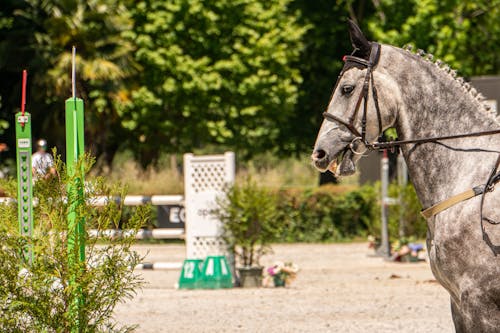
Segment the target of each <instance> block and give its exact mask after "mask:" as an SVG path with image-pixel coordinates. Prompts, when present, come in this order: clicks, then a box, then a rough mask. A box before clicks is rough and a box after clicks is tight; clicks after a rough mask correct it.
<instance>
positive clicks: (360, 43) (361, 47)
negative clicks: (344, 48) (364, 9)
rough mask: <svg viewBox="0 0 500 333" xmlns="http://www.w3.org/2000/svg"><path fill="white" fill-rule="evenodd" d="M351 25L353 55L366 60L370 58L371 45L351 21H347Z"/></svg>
mask: <svg viewBox="0 0 500 333" xmlns="http://www.w3.org/2000/svg"><path fill="white" fill-rule="evenodd" d="M347 21H348V23H349V35H350V36H351V44H352V47H354V53H353V55H354V56H356V57H360V58H366V59H368V57H369V56H370V50H371V45H370V42H369V41H368V39H366V37H365V35H364V34H363V32H362V31H361V29H360V28H359V27H358V26H357V24H356V23H354V21H352V20H351V19H348V20H347Z"/></svg>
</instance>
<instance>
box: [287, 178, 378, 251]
mask: <svg viewBox="0 0 500 333" xmlns="http://www.w3.org/2000/svg"><path fill="white" fill-rule="evenodd" d="M279 196H280V200H279V202H280V208H279V211H281V212H282V214H283V216H284V219H285V220H286V226H287V227H286V229H285V230H283V233H282V237H281V241H286V242H325V241H339V240H345V239H351V238H354V237H358V236H366V235H367V234H368V233H370V232H371V231H372V229H374V225H376V222H377V221H379V217H378V215H379V214H376V212H377V210H376V206H377V193H376V192H375V190H374V188H373V187H370V186H364V187H360V188H357V189H354V188H352V187H343V186H327V187H322V188H319V189H318V190H316V191H305V192H297V191H295V192H294V191H282V192H280V193H279Z"/></svg>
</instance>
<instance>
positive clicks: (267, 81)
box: [123, 0, 305, 154]
mask: <svg viewBox="0 0 500 333" xmlns="http://www.w3.org/2000/svg"><path fill="white" fill-rule="evenodd" d="M288 3H289V1H283V0H273V1H266V2H255V1H248V0H238V1H224V0H219V1H213V2H188V1H184V0H175V1H169V2H165V3H161V2H157V1H140V2H138V3H136V4H135V6H134V7H133V8H131V11H132V17H133V19H134V21H135V26H134V30H135V32H136V34H135V36H134V37H133V40H132V42H134V43H136V44H137V45H138V49H137V52H136V53H135V55H136V60H137V61H138V62H139V63H140V64H141V65H142V67H143V68H144V72H143V73H142V79H141V82H142V87H138V88H137V91H140V90H141V89H145V88H146V89H147V90H148V91H149V92H151V93H152V94H154V96H155V97H156V98H158V99H159V100H161V101H162V103H161V104H156V105H152V104H151V103H148V104H147V105H148V109H147V111H146V112H143V111H144V109H143V108H140V109H138V108H137V105H141V104H142V103H144V102H143V101H141V98H142V97H141V96H139V95H137V94H135V98H134V101H135V103H134V105H130V108H128V109H127V110H126V111H125V113H124V119H123V120H124V121H128V119H130V118H132V117H134V115H135V114H137V112H138V111H139V110H140V113H141V116H140V117H138V119H136V121H137V123H138V125H137V126H138V127H140V128H142V129H143V130H145V131H147V133H146V136H147V138H148V139H147V141H146V145H144V146H141V147H140V148H139V149H148V147H147V144H148V143H152V142H158V141H159V140H161V141H163V142H165V143H167V144H166V145H164V146H162V148H163V149H165V150H167V151H169V150H170V151H175V152H177V151H179V150H192V149H193V148H198V147H203V146H206V145H210V144H213V143H224V144H225V145H227V146H231V147H233V148H234V149H238V150H239V151H241V153H243V154H252V153H256V152H259V151H264V150H267V149H269V146H270V145H269V143H270V141H271V142H272V141H273V140H275V139H276V138H277V133H278V132H279V130H278V128H279V125H280V122H281V121H282V120H283V119H286V118H287V117H288V116H289V115H290V114H291V112H292V111H293V106H294V104H295V102H296V99H297V94H298V89H297V85H298V84H299V83H300V74H299V72H298V71H297V70H296V69H293V67H292V66H291V65H292V63H293V62H294V61H296V60H297V59H298V55H299V52H300V49H301V40H300V38H301V37H302V35H303V33H304V31H305V29H304V28H302V27H300V26H298V25H297V24H296V22H295V18H294V16H293V15H290V14H289V13H288V12H287V11H286V6H287V5H288ZM144 97H146V96H144ZM164 123H166V126H162V124H164ZM171 125H172V126H171ZM165 127H168V128H169V131H168V132H165V131H164V130H163V131H162V130H160V129H161V128H165ZM263 127H264V128H268V129H269V128H274V129H275V130H272V131H271V130H262V129H261V128H263Z"/></svg>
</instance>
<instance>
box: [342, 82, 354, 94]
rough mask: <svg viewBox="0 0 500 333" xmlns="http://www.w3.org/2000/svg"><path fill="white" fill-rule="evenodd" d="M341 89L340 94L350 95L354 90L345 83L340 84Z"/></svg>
mask: <svg viewBox="0 0 500 333" xmlns="http://www.w3.org/2000/svg"><path fill="white" fill-rule="evenodd" d="M341 89H342V95H350V94H351V93H352V92H353V91H354V86H352V85H350V84H346V85H345V86H342V87H341Z"/></svg>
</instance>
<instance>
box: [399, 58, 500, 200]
mask: <svg viewBox="0 0 500 333" xmlns="http://www.w3.org/2000/svg"><path fill="white" fill-rule="evenodd" d="M401 52H404V51H401ZM407 57H409V58H410V60H409V61H408V63H407V65H406V66H403V69H402V70H401V67H399V68H398V69H395V71H397V72H398V73H394V76H393V77H394V78H395V79H396V81H398V84H399V87H400V89H401V96H402V99H403V106H402V107H401V108H400V110H398V119H397V121H396V130H397V132H398V136H399V138H400V139H402V140H407V139H416V138H429V137H438V136H444V135H455V134H464V133H472V132H479V131H485V130H491V129H497V128H499V125H498V123H496V122H495V121H494V120H493V118H492V117H491V116H488V115H487V113H486V112H485V111H483V110H482V105H481V103H480V102H479V101H478V100H477V99H476V98H474V97H473V96H472V95H471V94H470V93H468V92H467V91H466V90H465V89H464V88H463V86H462V84H461V83H460V82H458V81H457V80H455V79H454V78H453V77H452V76H451V75H449V74H448V73H446V72H445V71H444V70H442V69H440V68H438V67H437V66H436V65H435V64H434V63H431V62H428V61H425V60H423V59H421V58H420V57H419V56H415V55H412V54H410V53H408V56H407ZM442 143H443V144H445V145H448V146H449V147H445V146H443V145H440V144H436V143H425V144H420V145H405V146H403V147H402V151H403V155H404V156H405V159H406V162H407V164H408V171H409V174H410V177H411V178H412V181H413V184H414V186H415V189H416V191H417V194H418V196H419V198H420V200H421V202H422V204H423V206H424V207H428V206H430V205H432V204H435V203H436V202H438V201H441V200H444V199H446V198H448V197H450V196H451V195H453V194H456V193H460V192H462V191H465V190H467V189H470V188H471V187H474V186H476V185H479V184H483V183H485V182H486V180H487V177H488V173H489V172H490V170H491V168H492V166H493V165H494V163H495V160H496V158H497V155H496V154H494V153H487V152H484V151H481V152H471V151H470V149H476V148H481V149H490V150H500V141H499V135H495V136H484V137H475V138H472V137H469V138H462V139H455V140H450V141H443V142H442ZM450 147H453V148H455V149H451V148H450ZM456 148H460V149H456ZM464 149H465V150H467V149H468V150H469V151H464Z"/></svg>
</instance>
